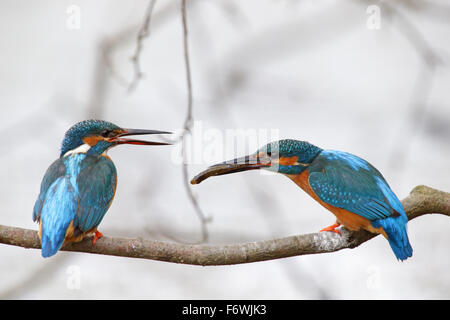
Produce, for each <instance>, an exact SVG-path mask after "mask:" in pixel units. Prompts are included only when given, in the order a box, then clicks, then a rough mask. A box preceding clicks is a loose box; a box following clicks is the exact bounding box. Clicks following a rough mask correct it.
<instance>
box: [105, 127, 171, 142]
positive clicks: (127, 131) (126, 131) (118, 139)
mask: <svg viewBox="0 0 450 320" xmlns="http://www.w3.org/2000/svg"><path fill="white" fill-rule="evenodd" d="M171 133H172V132H168V131H159V130H146V129H124V132H123V133H121V134H119V135H117V136H115V137H114V138H113V139H112V141H113V142H115V143H116V144H137V145H147V146H163V145H170V143H166V142H154V141H146V140H137V139H125V138H122V137H125V136H134V135H144V134H171Z"/></svg>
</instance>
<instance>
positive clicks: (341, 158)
mask: <svg viewBox="0 0 450 320" xmlns="http://www.w3.org/2000/svg"><path fill="white" fill-rule="evenodd" d="M308 170H309V184H310V186H311V188H312V189H313V190H314V192H315V193H316V194H317V196H318V197H319V198H320V199H321V200H322V201H324V202H325V203H328V204H330V205H332V206H335V207H338V208H342V209H345V210H348V211H350V212H353V213H356V214H358V215H360V216H362V217H364V218H366V219H368V220H370V221H371V224H372V226H373V227H374V228H379V227H383V229H384V230H385V232H386V234H387V236H388V241H389V244H390V245H391V248H392V250H393V251H394V253H395V255H396V257H397V258H398V259H400V260H404V259H406V258H408V257H410V256H411V255H412V248H411V245H410V243H409V240H408V236H407V233H406V223H407V222H408V218H407V216H406V214H405V211H404V209H403V206H402V204H401V202H400V200H399V199H398V198H397V196H396V195H395V194H394V193H393V192H392V190H391V189H390V187H389V185H388V184H387V182H386V180H385V179H384V178H383V176H382V175H381V173H380V172H379V171H378V170H377V169H375V168H374V167H373V166H372V165H371V164H369V163H368V162H367V161H365V160H363V159H361V158H359V157H357V156H355V155H351V154H349V153H346V152H341V151H334V150H325V151H322V152H321V153H320V154H319V155H318V156H317V157H316V159H315V160H314V161H313V162H312V164H311V165H310V166H309V168H308Z"/></svg>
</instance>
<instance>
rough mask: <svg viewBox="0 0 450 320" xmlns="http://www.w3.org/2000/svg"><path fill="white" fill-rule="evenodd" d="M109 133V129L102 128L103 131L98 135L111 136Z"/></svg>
mask: <svg viewBox="0 0 450 320" xmlns="http://www.w3.org/2000/svg"><path fill="white" fill-rule="evenodd" d="M111 133H112V131H111V130H103V131H102V132H101V133H100V135H101V136H102V137H105V138H108V137H110V136H111Z"/></svg>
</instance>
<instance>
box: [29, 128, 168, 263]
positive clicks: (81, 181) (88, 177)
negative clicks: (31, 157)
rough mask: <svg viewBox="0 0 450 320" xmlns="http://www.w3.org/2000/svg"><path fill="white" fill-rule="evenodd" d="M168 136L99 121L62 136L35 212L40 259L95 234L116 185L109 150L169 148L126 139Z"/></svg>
mask: <svg viewBox="0 0 450 320" xmlns="http://www.w3.org/2000/svg"><path fill="white" fill-rule="evenodd" d="M145 134H170V132H166V131H157V130H142V129H123V128H120V127H118V126H117V125H115V124H113V123H110V122H107V121H102V120H86V121H82V122H79V123H77V124H75V125H74V126H72V127H71V128H70V129H69V130H68V131H67V132H66V134H65V136H64V140H63V142H62V147H61V154H60V157H59V159H57V160H56V161H55V162H53V163H52V165H51V166H50V167H49V168H48V169H47V172H46V173H45V175H44V178H43V180H42V183H41V190H40V194H39V196H38V198H37V200H36V203H35V205H34V210H33V221H36V222H38V223H39V238H40V239H41V247H42V249H41V253H42V256H43V257H44V258H45V257H50V256H52V255H54V254H55V253H56V252H57V251H58V250H59V249H60V248H61V247H62V246H63V245H64V244H66V243H70V242H78V241H81V240H82V239H83V238H84V237H86V236H88V235H91V234H94V239H93V245H95V243H96V241H97V240H98V239H99V238H101V237H102V234H101V233H100V232H99V231H97V227H98V225H99V224H100V222H101V221H102V219H103V217H104V216H105V214H106V212H107V211H108V209H109V207H110V205H111V203H112V200H113V198H114V194H115V191H116V186H117V172H116V168H115V166H114V163H113V162H112V161H111V159H110V158H109V157H108V156H107V154H106V153H107V151H108V150H109V149H110V148H112V147H115V146H118V145H121V144H134V145H167V144H168V143H163V142H152V141H144V140H136V139H127V138H125V137H126V136H131V135H145Z"/></svg>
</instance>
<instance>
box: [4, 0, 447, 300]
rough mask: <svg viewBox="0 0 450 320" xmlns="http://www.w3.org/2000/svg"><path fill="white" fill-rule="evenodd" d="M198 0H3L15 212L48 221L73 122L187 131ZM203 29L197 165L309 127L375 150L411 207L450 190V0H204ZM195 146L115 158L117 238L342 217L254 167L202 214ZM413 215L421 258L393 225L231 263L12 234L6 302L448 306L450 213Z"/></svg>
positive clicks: (190, 234) (254, 231) (250, 235)
mask: <svg viewBox="0 0 450 320" xmlns="http://www.w3.org/2000/svg"><path fill="white" fill-rule="evenodd" d="M180 3H181V1H161V0H160V1H156V2H154V3H152V2H149V1H124V2H117V1H106V0H105V1H95V2H94V1H43V0H41V1H34V2H29V1H23V0H21V1H17V0H15V1H12V0H3V1H1V2H0V7H1V10H0V26H1V28H0V33H1V39H2V40H1V41H0V52H1V59H0V82H1V86H0V96H1V99H0V132H1V134H0V141H1V146H2V153H1V154H0V157H1V163H2V166H0V177H1V180H2V183H1V184H0V191H1V192H0V197H1V203H2V210H1V211H2V212H1V220H0V224H2V225H9V226H18V227H22V228H28V229H35V230H37V225H36V224H34V223H33V221H32V218H31V215H32V208H33V206H34V202H35V200H36V197H37V195H38V193H39V187H40V183H41V179H42V177H43V175H44V173H45V170H46V169H47V167H48V166H49V165H50V164H51V163H52V162H53V161H54V160H55V159H56V158H57V157H58V156H59V147H60V144H61V141H62V138H63V136H64V132H65V131H66V130H67V129H68V128H69V127H70V126H71V125H72V124H74V123H75V122H78V121H80V120H84V119H88V118H100V119H104V120H108V121H111V122H114V123H116V124H118V125H119V126H123V127H130V128H149V129H159V130H171V131H175V132H180V130H181V129H182V128H183V124H184V121H185V118H186V114H187V104H188V100H187V99H188V98H187V97H188V96H187V94H188V92H187V87H186V69H185V64H184V53H183V28H182V19H181V10H180ZM150 9H153V10H150ZM150 11H151V15H149V12H150ZM149 17H150V18H151V19H147V18H149ZM187 23H188V29H189V35H188V41H189V42H188V44H189V57H190V63H191V74H192V89H193V91H192V92H193V110H192V117H193V127H192V135H187V136H186V140H185V141H186V148H187V150H186V151H187V154H195V155H197V156H196V157H187V159H186V160H188V162H187V163H188V167H187V170H188V174H189V177H192V176H194V175H195V174H196V173H198V172H199V171H201V170H203V169H205V168H206V167H207V166H208V165H211V164H213V163H215V162H218V161H223V160H226V159H230V158H233V157H234V156H241V155H244V153H246V151H245V150H244V149H245V148H247V147H248V146H246V144H247V143H249V144H251V146H252V147H251V148H250V149H252V150H250V151H254V150H253V148H256V147H257V146H262V145H263V144H265V143H267V142H269V141H271V140H276V139H279V138H293V139H298V140H307V141H309V142H311V143H313V144H315V145H317V146H320V147H322V148H325V149H337V150H343V151H347V152H350V153H353V154H356V155H358V156H360V157H362V158H364V159H367V160H368V161H369V162H371V163H372V164H373V165H374V166H375V167H377V168H378V169H379V170H380V171H381V172H382V173H383V175H384V176H385V178H386V179H387V181H388V182H389V183H390V186H391V188H392V189H393V190H394V192H395V193H396V194H397V195H398V197H399V198H400V199H403V198H405V197H406V196H407V195H408V194H409V192H410V191H411V190H412V188H413V187H415V186H416V185H419V184H425V185H428V186H430V187H433V188H437V189H440V190H444V191H450V179H449V178H450V169H449V162H448V159H449V158H450V143H449V141H450V104H449V102H448V99H449V97H450V68H449V63H450V42H449V41H448V39H449V36H450V5H449V4H448V2H447V1H444V0H442V1H438V0H433V1H424V0H403V1H400V0H398V1H375V0H374V1H363V0H354V1H337V0H334V1H332V0H320V1H317V0H314V1H313V0H304V1H288V0H284V1H269V0H264V1H262V0H258V1H256V0H252V1H231V0H215V1H200V0H188V1H187ZM140 30H141V33H140ZM145 30H147V31H148V32H147V33H145V32H142V31H145ZM139 33H140V34H141V35H143V36H144V37H140V40H138V34H139ZM145 35H146V36H145ZM133 56H134V57H135V59H134V60H133V59H132V57H133ZM139 70H140V72H142V77H140V76H139ZM227 137H228V138H227ZM255 139H256V140H255ZM238 142H239V143H238ZM242 142H244V143H242ZM236 145H238V147H236ZM211 146H214V147H211ZM217 146H219V148H216V147H217ZM211 148H212V149H214V150H215V151H214V150H213V151H211ZM215 148H216V149H215ZM193 150H194V151H193ZM179 151H180V144H177V145H175V146H173V147H152V148H145V147H136V146H123V147H120V148H116V149H113V150H111V151H110V152H109V155H110V156H111V158H112V159H113V160H114V163H115V165H116V167H117V170H118V187H117V193H116V197H115V200H114V202H113V204H112V206H111V208H110V210H109V211H108V213H107V215H106V216H105V218H104V220H103V222H102V224H101V225H100V228H99V230H100V231H102V232H103V234H105V235H107V236H120V237H130V238H135V237H144V238H148V239H155V240H164V241H181V242H195V241H199V240H201V239H202V231H201V230H202V225H201V223H200V221H199V218H198V215H197V213H198V212H197V211H196V210H201V211H202V212H203V214H204V215H205V216H206V217H207V218H208V219H209V222H208V223H207V224H206V228H207V230H208V235H209V238H208V243H209V244H218V245H219V244H235V243H241V242H248V241H257V240H265V239H273V238H279V237H285V236H290V235H296V234H304V233H311V232H316V231H318V230H320V229H322V228H323V227H325V226H328V225H330V224H332V223H334V221H335V217H334V216H333V215H332V214H331V213H330V212H328V211H326V210H325V209H324V208H322V207H321V206H320V205H319V204H317V203H316V202H315V201H313V200H312V199H311V198H310V197H309V196H308V195H307V194H306V193H304V192H303V191H302V190H300V189H299V188H298V187H297V186H296V185H295V184H293V183H292V182H290V181H289V180H288V179H286V178H285V177H283V176H281V175H268V174H265V175H264V174H261V173H259V172H254V171H249V172H245V173H241V174H236V175H227V176H223V177H218V178H212V179H210V180H208V181H206V182H204V183H202V184H200V185H198V186H193V187H192V192H193V194H194V196H195V197H196V199H197V201H198V207H195V206H194V205H193V204H192V201H191V199H190V197H189V193H188V192H187V191H186V189H185V186H184V180H183V179H184V178H183V169H182V167H183V166H182V165H181V160H180V156H179ZM199 155H200V156H199ZM194 158H195V159H194ZM408 226H409V237H410V241H411V244H412V246H413V248H414V255H413V257H412V258H411V259H408V260H407V261H405V262H403V263H400V262H397V261H396V259H395V257H394V255H393V253H392V251H391V249H390V247H389V245H388V243H387V242H386V240H384V239H383V238H382V237H377V238H375V239H373V240H371V241H369V242H367V243H364V244H363V245H361V246H360V247H358V248H355V249H353V250H342V251H340V252H337V253H331V254H320V255H310V256H300V257H293V258H287V259H281V260H276V261H268V262H259V263H252V264H245V265H236V266H223V267H197V266H186V265H177V264H171V263H166V262H157V261H149V260H139V259H128V258H118V257H109V256H100V255H94V254H84V253H73V252H59V253H58V254H57V255H56V256H54V257H52V258H50V259H45V260H44V259H43V258H42V257H41V255H40V250H32V249H24V248H20V247H13V246H7V245H0V256H1V258H0V270H1V272H0V274H1V276H0V280H1V281H0V298H3V299H400V298H402V299H449V298H450V274H449V273H448V269H449V268H450V255H449V243H450V234H449V232H448V229H449V227H450V220H449V219H448V217H444V216H440V215H426V216H422V217H420V218H417V219H414V220H413V221H411V222H410V223H409V224H408ZM74 279H75V280H74Z"/></svg>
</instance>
